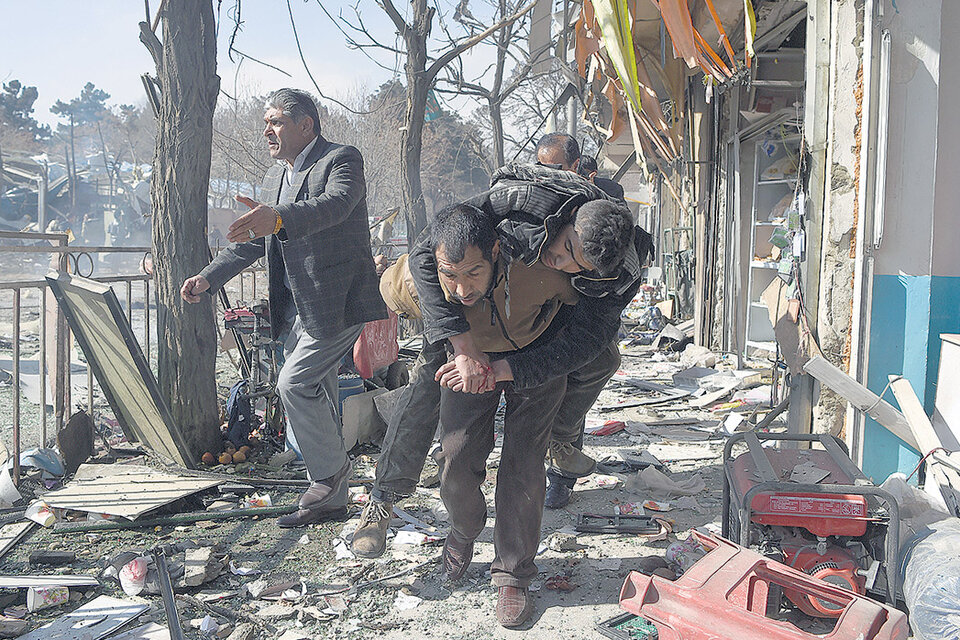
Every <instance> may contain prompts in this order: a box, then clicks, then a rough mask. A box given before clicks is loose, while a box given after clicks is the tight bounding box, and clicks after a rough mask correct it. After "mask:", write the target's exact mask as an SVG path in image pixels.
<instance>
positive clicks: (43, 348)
mask: <svg viewBox="0 0 960 640" xmlns="http://www.w3.org/2000/svg"><path fill="white" fill-rule="evenodd" d="M39 291H40V365H39V366H40V446H41V447H45V446H47V289H46V288H45V287H40V289H39Z"/></svg>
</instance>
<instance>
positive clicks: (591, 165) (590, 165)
mask: <svg viewBox="0 0 960 640" xmlns="http://www.w3.org/2000/svg"><path fill="white" fill-rule="evenodd" d="M599 170H600V168H599V167H598V166H597V161H596V160H595V159H594V157H593V156H580V164H578V165H577V173H579V174H580V175H582V176H583V177H584V178H589V177H590V174H591V173H593V172H594V171H599Z"/></svg>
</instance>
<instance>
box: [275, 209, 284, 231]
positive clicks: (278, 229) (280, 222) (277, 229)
mask: <svg viewBox="0 0 960 640" xmlns="http://www.w3.org/2000/svg"><path fill="white" fill-rule="evenodd" d="M282 227H283V218H281V217H280V214H279V213H278V214H277V224H276V225H274V227H273V232H274V233H277V232H278V231H280V229H281V228H282Z"/></svg>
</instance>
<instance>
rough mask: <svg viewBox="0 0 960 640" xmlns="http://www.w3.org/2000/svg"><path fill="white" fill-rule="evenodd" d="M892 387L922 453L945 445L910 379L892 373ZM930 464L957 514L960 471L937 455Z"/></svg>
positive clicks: (942, 492) (939, 484)
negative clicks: (937, 457)
mask: <svg viewBox="0 0 960 640" xmlns="http://www.w3.org/2000/svg"><path fill="white" fill-rule="evenodd" d="M890 388H891V389H893V395H894V396H896V398H897V402H898V403H899V404H900V408H901V409H903V415H904V416H905V417H906V419H907V422H908V423H909V425H910V430H911V431H912V432H913V435H914V437H915V438H916V440H917V443H918V444H919V451H920V453H921V455H923V454H926V453H930V452H932V451H934V450H936V449H938V448H939V447H941V446H943V445H942V443H941V442H940V438H939V437H938V436H937V432H936V431H935V430H934V428H933V425H932V424H930V418H928V417H927V413H926V411H924V410H923V405H922V404H920V399H919V398H917V394H916V392H915V391H914V390H913V386H912V385H911V384H910V381H909V380H907V379H906V378H904V377H902V376H890ZM927 464H928V468H929V470H930V475H931V476H932V477H933V480H934V481H935V482H936V483H937V485H938V487H939V489H940V496H941V497H942V498H943V502H944V505H946V507H947V509H948V510H949V511H950V513H952V514H953V515H957V514H958V513H960V473H957V471H956V469H953V468H952V467H951V466H948V465H944V464H941V463H939V462H937V461H936V459H935V458H934V459H929V458H928V460H927Z"/></svg>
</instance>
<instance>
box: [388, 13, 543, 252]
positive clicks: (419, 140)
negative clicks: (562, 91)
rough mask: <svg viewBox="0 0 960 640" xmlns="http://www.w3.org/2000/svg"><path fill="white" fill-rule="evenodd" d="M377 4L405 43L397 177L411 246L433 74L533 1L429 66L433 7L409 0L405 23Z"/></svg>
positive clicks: (422, 223) (417, 228) (419, 216)
mask: <svg viewBox="0 0 960 640" xmlns="http://www.w3.org/2000/svg"><path fill="white" fill-rule="evenodd" d="M378 4H380V7H381V8H382V9H383V10H384V11H385V12H386V13H387V15H388V16H389V17H390V19H391V20H392V21H393V23H394V25H395V26H396V27H397V30H398V31H399V32H400V35H401V36H402V37H403V41H404V44H405V45H406V54H407V63H406V74H407V111H406V121H405V122H404V125H405V129H404V131H403V135H402V136H401V138H400V146H401V150H400V179H401V181H402V183H403V185H402V187H403V204H404V209H405V211H406V215H407V221H408V225H407V234H408V239H407V242H408V244H409V245H410V246H411V247H412V246H413V242H415V241H416V236H417V235H419V234H420V232H421V231H422V230H423V229H424V227H426V225H427V208H426V204H425V203H424V199H423V183H422V182H421V180H420V155H421V152H422V150H423V116H424V113H425V112H426V109H427V95H428V94H429V92H430V87H431V86H432V85H433V81H434V79H435V78H436V77H437V74H438V73H439V72H440V70H441V69H443V68H444V67H445V66H446V65H447V64H449V63H450V62H451V61H453V60H454V59H455V58H457V57H458V56H459V55H460V54H462V53H463V52H464V51H466V50H468V49H469V48H470V47H472V46H474V45H476V44H477V43H479V42H481V41H482V40H483V39H484V38H486V37H488V36H489V35H490V34H492V33H494V32H496V31H497V30H498V29H500V28H502V27H504V26H506V25H510V24H513V23H514V22H515V21H516V20H517V19H518V18H520V17H521V16H523V15H524V14H525V13H527V12H529V11H530V10H531V9H533V6H534V3H532V2H531V3H530V4H529V5H528V6H527V7H526V8H525V9H522V10H520V11H518V12H517V13H515V14H514V15H512V16H509V17H506V16H504V17H502V19H501V20H500V21H499V22H498V23H497V24H495V25H493V26H492V27H490V28H489V29H487V30H485V31H484V32H482V33H479V34H476V35H474V36H472V37H470V38H468V39H467V40H465V41H462V42H460V43H459V44H457V45H456V46H451V47H450V48H449V49H447V50H446V51H445V52H444V53H442V54H441V55H440V56H438V57H437V59H436V60H434V61H433V62H432V63H431V64H430V66H429V67H427V40H428V38H429V37H430V30H431V28H432V26H433V16H434V14H435V13H436V10H435V9H434V8H433V7H431V6H429V4H428V3H427V0H410V9H411V11H410V14H411V16H412V20H411V22H410V23H409V24H408V23H407V22H406V20H405V19H404V17H403V16H402V15H400V12H398V11H397V9H396V7H395V6H394V4H393V0H379V1H378ZM411 227H412V229H411ZM411 231H412V232H413V233H412V234H411V233H410V232H411Z"/></svg>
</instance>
